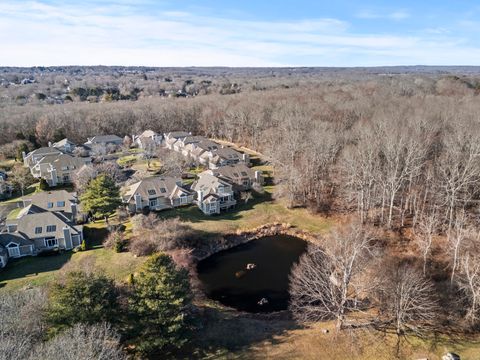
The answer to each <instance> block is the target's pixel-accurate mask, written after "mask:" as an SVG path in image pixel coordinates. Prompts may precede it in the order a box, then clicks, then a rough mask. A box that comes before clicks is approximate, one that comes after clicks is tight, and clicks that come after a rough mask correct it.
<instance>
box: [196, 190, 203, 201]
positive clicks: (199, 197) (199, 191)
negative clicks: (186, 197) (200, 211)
mask: <svg viewBox="0 0 480 360" xmlns="http://www.w3.org/2000/svg"><path fill="white" fill-rule="evenodd" d="M197 201H198V203H199V204H200V203H201V202H202V201H203V191H202V190H198V191H197Z"/></svg>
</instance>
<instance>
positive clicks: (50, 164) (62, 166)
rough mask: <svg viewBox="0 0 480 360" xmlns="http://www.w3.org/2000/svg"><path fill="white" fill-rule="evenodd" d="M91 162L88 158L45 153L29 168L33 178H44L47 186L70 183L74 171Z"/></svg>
mask: <svg viewBox="0 0 480 360" xmlns="http://www.w3.org/2000/svg"><path fill="white" fill-rule="evenodd" d="M90 162H91V159H90V158H78V157H74V156H71V155H68V154H63V153H62V154H60V155H47V156H44V157H43V158H42V159H41V160H39V161H38V162H37V164H35V165H34V166H33V167H31V168H30V172H31V173H32V175H33V177H34V178H37V179H45V180H46V181H47V183H48V185H49V186H57V185H60V184H70V183H71V182H72V175H73V173H74V172H75V171H77V170H78V169H80V168H81V167H83V166H84V165H85V164H89V163H90Z"/></svg>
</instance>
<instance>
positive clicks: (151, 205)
mask: <svg viewBox="0 0 480 360" xmlns="http://www.w3.org/2000/svg"><path fill="white" fill-rule="evenodd" d="M157 204H158V202H157V199H152V200H150V207H156V206H157Z"/></svg>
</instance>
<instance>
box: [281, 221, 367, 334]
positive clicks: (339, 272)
mask: <svg viewBox="0 0 480 360" xmlns="http://www.w3.org/2000/svg"><path fill="white" fill-rule="evenodd" d="M374 248H375V247H374V243H373V236H372V234H371V233H370V232H369V231H368V230H366V229H365V228H363V227H362V226H361V225H359V224H357V223H353V224H349V225H347V226H345V228H343V229H341V230H337V231H334V232H332V233H331V234H330V235H329V236H327V237H326V238H325V239H324V241H322V247H320V246H316V245H310V246H309V248H308V251H307V253H306V254H304V255H303V256H302V257H301V258H300V261H299V263H298V264H297V265H296V266H295V267H294V268H293V269H292V273H291V275H290V295H291V302H290V309H291V311H292V312H293V314H294V316H295V318H296V319H298V320H300V321H318V320H324V319H335V320H336V326H337V329H338V330H340V329H342V328H343V327H344V325H345V320H346V317H347V314H348V313H349V312H358V311H360V310H362V306H363V304H362V296H363V295H364V294H365V292H366V291H365V290H366V289H367V288H368V286H369V285H371V284H372V282H369V281H368V279H366V278H365V277H364V276H362V275H364V272H365V271H366V268H367V265H368V262H369V259H370V258H371V256H372V255H373V251H374Z"/></svg>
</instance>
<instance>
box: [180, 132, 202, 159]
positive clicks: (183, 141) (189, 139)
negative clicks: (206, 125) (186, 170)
mask: <svg viewBox="0 0 480 360" xmlns="http://www.w3.org/2000/svg"><path fill="white" fill-rule="evenodd" d="M204 140H207V139H206V138H205V137H203V136H185V137H183V138H180V139H178V140H177V141H176V142H175V144H173V150H175V151H177V152H180V153H181V152H182V151H183V149H184V148H185V146H187V145H188V144H196V143H199V142H200V141H204ZM184 155H185V154H184Z"/></svg>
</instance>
